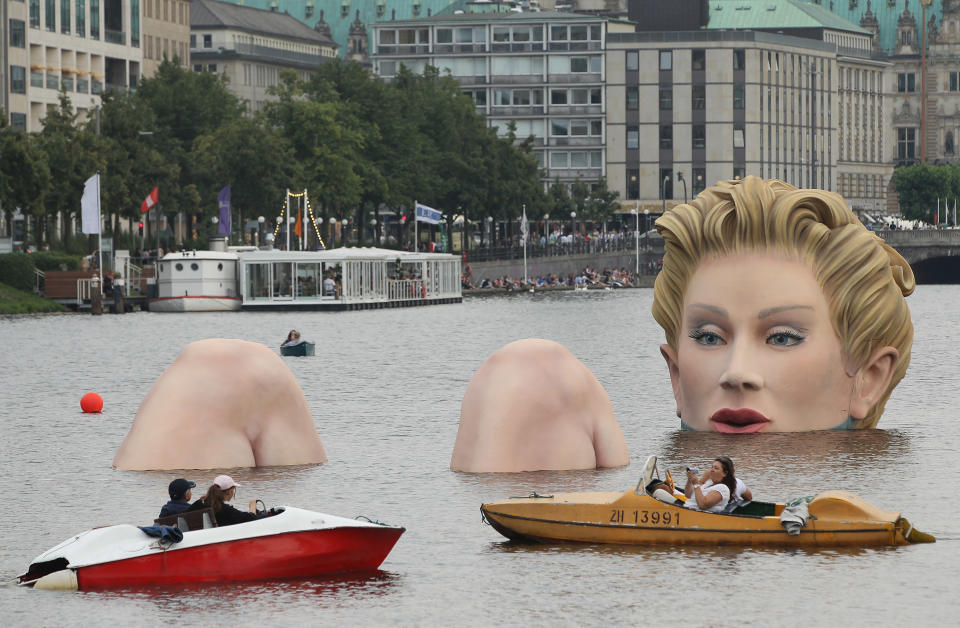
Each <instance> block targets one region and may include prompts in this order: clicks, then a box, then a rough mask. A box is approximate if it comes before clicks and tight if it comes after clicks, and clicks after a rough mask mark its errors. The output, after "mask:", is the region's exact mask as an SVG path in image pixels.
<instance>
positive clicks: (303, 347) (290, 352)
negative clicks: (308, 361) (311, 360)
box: [280, 342, 316, 358]
mask: <svg viewBox="0 0 960 628" xmlns="http://www.w3.org/2000/svg"><path fill="white" fill-rule="evenodd" d="M315 347H316V345H315V344H314V343H312V342H301V343H298V344H291V345H281V346H280V355H282V356H288V357H301V358H302V357H307V356H311V355H313V354H314V351H315Z"/></svg>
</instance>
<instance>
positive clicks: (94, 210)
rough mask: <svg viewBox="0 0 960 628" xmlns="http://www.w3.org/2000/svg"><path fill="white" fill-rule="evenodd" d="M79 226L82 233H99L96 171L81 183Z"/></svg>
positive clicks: (98, 188)
mask: <svg viewBox="0 0 960 628" xmlns="http://www.w3.org/2000/svg"><path fill="white" fill-rule="evenodd" d="M80 214H81V223H80V225H81V227H80V230H81V231H82V232H84V233H100V174H99V173H97V174H95V175H93V176H92V177H90V178H89V179H87V182H86V183H84V184H83V197H82V198H81V199H80Z"/></svg>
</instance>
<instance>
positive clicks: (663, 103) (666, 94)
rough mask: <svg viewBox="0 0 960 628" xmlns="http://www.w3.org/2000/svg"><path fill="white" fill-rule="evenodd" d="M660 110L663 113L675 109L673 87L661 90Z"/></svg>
mask: <svg viewBox="0 0 960 628" xmlns="http://www.w3.org/2000/svg"><path fill="white" fill-rule="evenodd" d="M660 109H661V111H669V110H671V109H673V88H672V87H661V88H660Z"/></svg>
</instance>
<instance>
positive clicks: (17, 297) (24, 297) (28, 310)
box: [0, 255, 66, 316]
mask: <svg viewBox="0 0 960 628" xmlns="http://www.w3.org/2000/svg"><path fill="white" fill-rule="evenodd" d="M0 257H6V256H2V255H0ZM23 257H26V256H23ZM0 268H2V261H0ZM65 310H66V308H65V307H63V306H62V305H60V304H59V303H57V302H56V301H49V300H47V299H44V298H43V297H38V296H37V295H35V294H32V293H30V292H25V291H21V290H17V289H15V288H12V287H10V286H7V285H4V284H3V283H0V316H7V315H10V314H35V313H37V312H63V311H65Z"/></svg>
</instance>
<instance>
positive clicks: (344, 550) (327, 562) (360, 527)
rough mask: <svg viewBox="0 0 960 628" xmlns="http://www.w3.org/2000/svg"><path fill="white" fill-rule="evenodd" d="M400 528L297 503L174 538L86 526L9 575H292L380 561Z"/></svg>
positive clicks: (65, 580) (141, 579)
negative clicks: (271, 513)
mask: <svg viewBox="0 0 960 628" xmlns="http://www.w3.org/2000/svg"><path fill="white" fill-rule="evenodd" d="M403 532H404V528H400V527H396V526H389V525H385V524H381V523H371V522H367V521H360V520H356V519H347V518H344V517H337V516H335V515H327V514H324V513H320V512H313V511H310V510H302V509H300V508H285V509H284V510H283V512H280V513H278V514H276V515H274V516H271V517H266V518H263V519H258V520H256V521H250V522H247V523H240V524H236V525H231V526H222V527H212V528H206V529H198V530H191V531H188V532H185V533H183V540H182V541H180V542H176V543H170V542H167V541H162V540H161V539H159V538H157V537H152V536H148V535H147V534H146V533H144V532H143V531H142V530H140V528H138V527H137V526H135V525H114V526H107V527H103V528H94V529H93V530H88V531H86V532H83V533H81V534H78V535H77V536H74V537H71V538H69V539H67V540H66V541H64V542H63V543H60V544H59V545H57V546H56V547H54V548H52V549H50V550H47V551H46V552H44V553H43V554H40V555H39V556H37V557H36V558H35V559H34V560H33V562H32V563H31V565H30V568H29V569H28V570H27V573H25V574H23V575H22V576H20V577H19V578H18V579H17V582H18V583H19V584H21V585H24V586H33V587H36V588H47V589H81V590H86V589H101V588H110V587H125V586H135V585H144V584H183V583H197V582H226V581H235V580H261V579H273V578H298V577H305V576H317V575H323V574H329V573H336V572H342V571H358V570H372V569H376V568H377V567H379V566H380V564H381V563H382V562H383V560H384V559H385V558H386V557H387V554H389V553H390V550H391V549H393V546H394V544H396V542H397V540H398V539H399V538H400V535H401V534H403Z"/></svg>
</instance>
